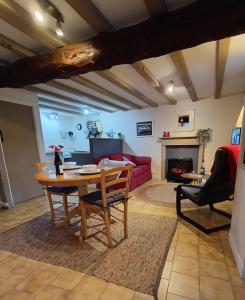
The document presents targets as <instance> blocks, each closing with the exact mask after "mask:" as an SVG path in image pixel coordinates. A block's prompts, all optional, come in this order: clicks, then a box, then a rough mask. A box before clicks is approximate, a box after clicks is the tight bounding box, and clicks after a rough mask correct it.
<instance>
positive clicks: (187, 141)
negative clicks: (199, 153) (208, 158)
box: [160, 136, 199, 146]
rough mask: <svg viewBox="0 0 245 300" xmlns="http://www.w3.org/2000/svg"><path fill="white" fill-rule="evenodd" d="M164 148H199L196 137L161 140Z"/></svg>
mask: <svg viewBox="0 0 245 300" xmlns="http://www.w3.org/2000/svg"><path fill="white" fill-rule="evenodd" d="M160 140H161V143H162V146H199V143H198V141H197V138H196V137H195V136H188V137H166V138H160Z"/></svg>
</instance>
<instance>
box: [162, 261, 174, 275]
mask: <svg viewBox="0 0 245 300" xmlns="http://www.w3.org/2000/svg"><path fill="white" fill-rule="evenodd" d="M172 263H173V262H172V261H166V262H165V265H164V268H163V272H162V278H164V279H169V278H170V273H171V269H172Z"/></svg>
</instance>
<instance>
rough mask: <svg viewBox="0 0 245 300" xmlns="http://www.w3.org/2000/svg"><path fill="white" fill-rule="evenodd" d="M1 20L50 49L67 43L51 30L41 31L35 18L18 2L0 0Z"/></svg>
mask: <svg viewBox="0 0 245 300" xmlns="http://www.w3.org/2000/svg"><path fill="white" fill-rule="evenodd" d="M0 18H1V19H3V20H4V21H5V22H7V23H8V24H10V25H11V26H13V27H15V28H16V29H18V30H19V31H21V32H23V33H24V34H26V35H28V36H30V37H31V38H33V39H34V40H38V41H40V42H41V43H42V44H44V45H46V46H47V47H48V48H50V46H51V48H55V47H60V46H64V45H65V44H66V41H65V40H64V39H62V38H60V37H57V35H56V34H55V32H54V31H53V30H51V29H50V28H47V27H45V29H43V31H42V30H40V26H38V24H36V23H35V22H34V19H33V17H32V16H31V15H30V14H29V13H28V12H27V11H26V10H25V9H24V8H23V7H22V6H21V5H19V4H18V3H17V2H16V1H7V0H0Z"/></svg>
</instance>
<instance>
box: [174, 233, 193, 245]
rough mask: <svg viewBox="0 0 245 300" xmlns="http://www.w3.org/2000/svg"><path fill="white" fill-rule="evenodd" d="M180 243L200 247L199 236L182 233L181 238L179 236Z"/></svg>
mask: <svg viewBox="0 0 245 300" xmlns="http://www.w3.org/2000/svg"><path fill="white" fill-rule="evenodd" d="M178 241H181V242H184V243H187V244H193V245H198V234H196V233H186V232H180V233H179V236H178Z"/></svg>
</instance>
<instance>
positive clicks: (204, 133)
mask: <svg viewBox="0 0 245 300" xmlns="http://www.w3.org/2000/svg"><path fill="white" fill-rule="evenodd" d="M196 137H197V141H198V142H199V144H207V143H209V142H211V141H212V137H213V130H212V129H211V128H207V129H198V130H197V132H196Z"/></svg>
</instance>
